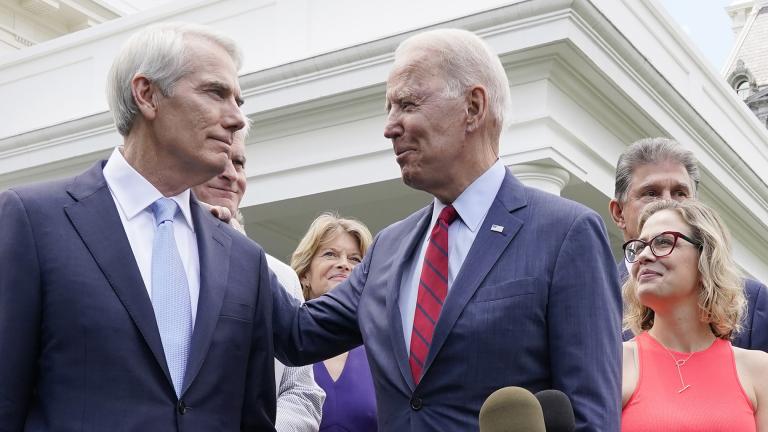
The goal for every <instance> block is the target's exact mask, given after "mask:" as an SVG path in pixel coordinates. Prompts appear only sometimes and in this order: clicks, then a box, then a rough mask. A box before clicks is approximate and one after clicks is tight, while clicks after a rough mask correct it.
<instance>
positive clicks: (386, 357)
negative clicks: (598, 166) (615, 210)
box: [275, 172, 621, 432]
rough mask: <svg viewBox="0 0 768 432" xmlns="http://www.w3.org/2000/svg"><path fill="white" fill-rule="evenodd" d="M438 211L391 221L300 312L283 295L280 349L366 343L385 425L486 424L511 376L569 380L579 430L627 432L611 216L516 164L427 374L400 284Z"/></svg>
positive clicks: (448, 303)
mask: <svg viewBox="0 0 768 432" xmlns="http://www.w3.org/2000/svg"><path fill="white" fill-rule="evenodd" d="M431 215H432V206H431V205H430V206H428V207H426V208H424V209H422V210H420V211H418V212H416V213H414V214H413V215H411V216H410V217H408V218H407V219H405V220H402V221H400V222H398V223H395V224H394V225H391V226H389V227H388V228H386V229H384V230H383V231H382V232H381V233H379V234H378V235H377V237H376V240H375V241H374V244H373V245H372V246H371V248H370V249H369V251H368V253H367V254H366V257H365V258H364V260H363V262H362V264H360V265H358V266H357V267H356V268H355V270H354V271H353V272H352V275H351V277H350V278H349V279H348V280H347V281H346V282H344V283H342V284H341V285H339V286H338V287H336V289H334V290H333V291H331V292H330V293H329V294H326V295H324V296H321V297H320V298H318V299H316V300H313V301H310V302H307V303H306V304H305V306H304V307H302V308H301V310H300V313H298V314H296V313H295V309H294V306H293V305H291V304H290V302H288V301H287V299H286V296H282V297H283V298H282V299H281V298H280V296H279V295H278V294H276V295H275V299H277V300H278V301H277V302H276V308H277V309H276V310H275V318H276V343H277V346H276V348H277V351H278V357H279V358H280V359H281V360H286V361H290V360H293V361H295V362H299V361H300V362H303V363H306V362H313V361H317V360H319V359H321V358H324V357H327V356H329V355H331V354H334V353H336V352H338V351H340V350H346V349H349V348H351V347H353V346H355V345H357V344H360V343H361V342H363V343H364V344H365V349H366V352H367V355H368V359H369V361H370V365H371V371H372V375H373V380H374V385H375V389H376V397H377V405H378V415H379V431H381V432H407V431H413V432H430V431H435V432H438V431H439V432H447V431H450V432H453V431H477V430H478V413H479V410H480V406H481V405H482V403H483V402H484V401H485V399H486V398H487V397H488V396H489V395H490V394H491V393H492V392H494V391H495V390H497V389H499V388H501V387H505V386H520V387H525V388H527V389H529V390H531V391H533V392H536V391H540V390H544V389H553V388H554V389H558V390H561V391H563V392H565V394H567V395H568V397H569V398H570V399H571V402H572V403H573V407H574V410H575V414H576V422H577V425H578V427H577V430H579V431H600V432H617V431H618V430H619V418H620V412H621V406H620V403H621V392H620V381H621V337H620V315H621V300H620V296H619V290H618V279H617V274H616V266H615V265H614V262H613V258H612V255H611V252H610V248H609V245H608V241H607V238H606V231H605V226H604V225H603V222H602V220H601V219H600V217H599V216H598V215H597V214H595V213H594V212H593V211H591V210H589V209H587V208H585V207H583V206H581V205H579V204H576V203H574V202H571V201H568V200H565V199H562V198H560V197H556V196H554V195H550V194H547V193H544V192H541V191H538V190H536V189H532V188H528V187H525V186H523V185H522V184H521V183H520V182H519V181H517V180H516V179H515V178H514V176H513V175H512V174H511V173H509V172H507V174H506V177H505V179H504V181H503V183H502V186H501V189H500V191H499V193H498V194H497V196H496V198H495V200H494V202H493V204H492V205H491V208H490V210H489V211H488V215H487V216H486V218H485V220H484V222H483V224H482V226H481V227H480V229H479V231H478V233H477V237H476V239H475V241H474V243H473V244H472V247H471V249H470V251H469V253H468V255H467V257H466V259H465V261H464V264H463V265H462V268H461V270H460V271H459V273H458V274H457V276H456V280H455V281H454V283H453V285H452V288H451V291H450V292H449V294H448V297H447V298H446V300H445V304H444V306H443V309H442V312H441V314H440V317H439V319H438V322H437V324H436V328H435V335H434V339H433V342H432V346H431V349H430V351H429V354H428V355H427V359H426V363H425V372H424V375H423V378H422V380H421V381H420V382H419V384H418V385H415V384H414V382H413V379H412V378H411V372H410V367H409V365H408V357H407V355H406V352H407V351H406V346H405V342H404V338H403V329H402V320H401V317H400V309H399V307H398V296H399V294H400V281H401V279H402V277H401V275H402V273H403V271H404V269H405V268H406V264H407V263H408V262H410V260H411V259H412V257H413V254H414V251H415V250H417V249H418V246H419V244H420V242H421V241H422V239H423V238H424V235H425V233H426V231H427V229H428V228H429V226H428V225H429V223H430V221H431ZM492 225H498V226H502V227H504V229H503V230H502V231H501V232H497V231H498V229H497V230H492V229H491V226H492Z"/></svg>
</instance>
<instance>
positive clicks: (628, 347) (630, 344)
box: [621, 338, 637, 360]
mask: <svg viewBox="0 0 768 432" xmlns="http://www.w3.org/2000/svg"><path fill="white" fill-rule="evenodd" d="M621 346H622V348H623V349H624V359H625V360H626V359H627V357H628V356H629V358H634V357H635V353H636V352H637V342H636V341H635V339H634V338H632V339H630V340H628V341H626V342H622V344H621Z"/></svg>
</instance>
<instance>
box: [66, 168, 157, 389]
mask: <svg viewBox="0 0 768 432" xmlns="http://www.w3.org/2000/svg"><path fill="white" fill-rule="evenodd" d="M103 165H104V163H103V162H100V163H97V164H96V165H94V166H93V167H91V168H90V169H89V170H88V171H86V172H85V173H83V174H82V175H81V176H78V177H77V178H75V180H74V182H73V183H72V184H71V185H70V186H69V187H68V192H69V194H70V195H71V196H72V197H73V198H74V199H75V200H76V201H75V202H74V203H72V204H70V205H68V206H66V207H65V208H64V212H65V213H66V214H67V217H68V218H69V220H70V222H71V223H72V225H73V226H74V228H75V230H76V231H77V232H78V234H79V235H80V238H81V239H82V240H83V243H84V244H85V246H86V247H87V248H88V250H89V251H90V253H91V255H92V256H93V259H94V260H95V261H96V264H97V265H98V266H99V268H100V269H101V271H102V273H104V276H105V277H106V278H107V280H108V281H109V284H110V285H111V286H112V289H113V290H114V291H115V294H116V295H117V297H118V298H119V299H120V302H121V303H122V304H123V306H124V307H125V309H126V311H128V314H129V315H130V317H131V319H132V320H133V322H134V324H135V325H136V327H137V328H138V329H139V332H141V334H142V336H143V337H144V340H145V341H146V342H147V345H149V349H150V350H151V351H152V354H153V355H154V356H155V360H157V362H158V363H159V364H160V367H161V368H162V369H163V373H165V377H166V378H167V379H168V382H172V381H171V376H170V374H169V373H168V366H167V365H166V362H165V355H164V354H163V344H162V342H161V341H160V332H159V331H158V329H157V322H156V320H155V312H154V309H152V301H151V300H150V299H149V295H148V294H147V288H146V286H145V285H144V281H143V280H142V278H141V273H140V272H139V266H138V264H136V259H135V258H134V256H133V250H132V249H131V245H130V243H129V242H128V237H127V236H126V234H125V230H124V229H123V224H122V222H121V220H120V215H119V214H118V213H117V208H116V207H115V201H114V199H113V198H112V194H111V193H110V191H109V188H108V187H107V183H106V180H105V179H104V174H103V172H102V170H103Z"/></svg>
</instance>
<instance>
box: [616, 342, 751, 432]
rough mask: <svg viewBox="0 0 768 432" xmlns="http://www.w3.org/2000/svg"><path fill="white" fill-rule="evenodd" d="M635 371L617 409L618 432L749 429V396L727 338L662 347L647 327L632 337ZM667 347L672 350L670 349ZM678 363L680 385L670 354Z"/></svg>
mask: <svg viewBox="0 0 768 432" xmlns="http://www.w3.org/2000/svg"><path fill="white" fill-rule="evenodd" d="M636 341H637V348H638V349H637V352H638V355H639V358H638V364H639V376H638V381H637V387H636V388H635V392H634V393H633V394H632V397H630V399H629V401H628V402H627V405H626V406H625V407H624V410H623V411H622V413H621V430H622V432H640V431H644V432H649V431H676V432H688V431H691V432H693V431H696V432H721V431H722V432H754V431H756V430H757V426H756V423H755V411H754V409H753V407H752V402H751V401H750V400H749V397H748V396H747V394H746V393H745V392H744V389H743V388H742V386H741V383H740V382H739V378H738V375H737V374H736V361H735V360H734V356H733V349H732V348H731V343H730V342H728V341H726V340H723V339H716V340H715V342H714V343H712V345H711V346H710V347H709V348H707V349H706V350H704V351H699V352H696V353H694V354H693V356H691V357H690V358H689V356H690V353H680V352H676V351H671V350H670V351H669V352H668V351H667V350H666V349H665V348H664V346H663V345H661V344H660V343H659V342H658V341H656V340H655V339H654V338H653V337H652V336H651V335H649V334H648V332H643V333H641V334H639V335H638V336H637V337H636ZM670 353H671V354H672V355H670ZM673 356H674V358H675V359H677V360H685V359H688V360H687V361H685V363H684V364H683V365H682V366H680V374H682V376H683V382H684V383H685V386H689V387H687V388H685V390H682V391H680V390H681V389H682V388H684V387H685V386H683V385H682V384H681V382H680V376H679V375H678V370H677V367H676V366H675V360H674V359H673Z"/></svg>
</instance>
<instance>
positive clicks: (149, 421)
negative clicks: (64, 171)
mask: <svg viewBox="0 0 768 432" xmlns="http://www.w3.org/2000/svg"><path fill="white" fill-rule="evenodd" d="M239 67H240V51H239V49H238V47H237V46H236V45H235V43H234V42H233V41H232V40H230V39H229V38H227V37H224V36H221V35H219V34H218V33H215V32H213V31H212V30H210V29H207V28H205V27H201V26H195V25H188V24H166V25H158V26H152V27H149V28H147V29H144V30H143V31H141V32H139V33H137V34H136V35H134V36H133V37H132V38H130V39H129V40H128V42H127V43H126V44H125V45H124V47H123V49H122V50H121V51H120V52H119V53H118V55H117V58H116V59H115V62H114V63H113V66H112V69H111V71H110V75H109V80H108V97H109V104H110V108H111V110H112V113H113V114H114V117H115V124H116V126H117V129H118V131H119V132H120V134H121V135H122V136H123V142H122V146H120V147H117V148H116V149H115V150H114V152H113V153H112V155H111V156H110V157H109V160H107V161H101V162H98V163H96V164H95V165H94V166H92V167H91V168H90V169H88V170H87V171H85V172H84V173H82V174H80V175H79V176H77V177H74V178H69V179H64V180H60V181H55V182H49V183H44V184H37V185H30V186H21V187H18V188H12V189H10V190H7V191H4V192H2V193H0V220H2V221H3V229H2V230H0V262H2V263H3V265H4V267H3V269H2V271H0V347H2V352H3V356H2V358H3V359H2V367H0V430H3V431H22V430H24V431H36V432H37V431H62V432H67V431H86V430H88V431H200V432H209V431H270V430H272V431H273V430H274V426H273V423H274V420H275V381H274V363H273V357H274V354H273V350H272V346H273V342H272V340H273V337H272V327H271V325H272V323H271V307H272V296H271V293H272V290H271V289H269V288H268V287H269V285H270V274H269V271H268V268H267V264H266V259H265V256H264V252H263V251H262V250H261V248H259V247H258V245H256V244H255V243H253V242H251V241H250V240H248V239H246V238H245V237H243V236H241V235H240V234H238V233H236V232H235V231H233V230H232V228H230V227H229V226H227V225H225V224H223V223H221V222H220V221H219V220H217V219H215V218H214V217H213V216H211V215H210V213H209V212H208V210H207V209H206V208H204V207H203V206H201V205H200V204H199V203H198V202H197V200H196V199H194V198H193V197H192V196H191V194H190V187H192V186H194V185H197V184H200V183H202V182H204V181H206V180H208V179H210V178H211V177H213V176H215V175H217V174H218V173H220V172H222V171H223V170H224V168H225V166H226V165H227V164H228V163H229V152H230V147H231V145H232V140H233V135H234V134H235V132H236V131H238V130H239V129H241V128H242V127H243V126H244V124H245V123H244V118H243V116H242V114H241V112H240V108H239V105H240V104H241V103H242V99H241V97H240V87H239V84H238V75H237V71H238V69H239Z"/></svg>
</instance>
